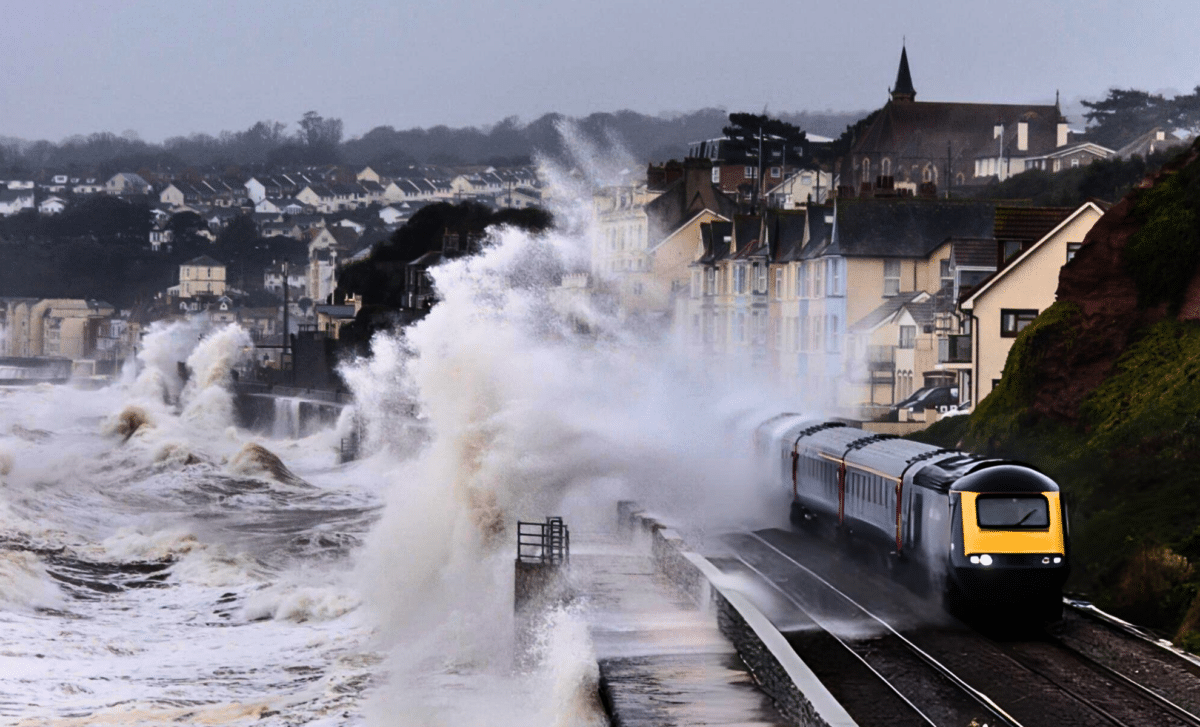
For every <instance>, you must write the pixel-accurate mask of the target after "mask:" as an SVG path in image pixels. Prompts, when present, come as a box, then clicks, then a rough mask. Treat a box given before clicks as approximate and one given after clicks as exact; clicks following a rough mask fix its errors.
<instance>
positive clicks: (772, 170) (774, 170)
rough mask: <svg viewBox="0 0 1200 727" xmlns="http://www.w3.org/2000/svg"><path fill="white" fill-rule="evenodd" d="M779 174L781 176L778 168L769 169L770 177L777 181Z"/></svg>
mask: <svg viewBox="0 0 1200 727" xmlns="http://www.w3.org/2000/svg"><path fill="white" fill-rule="evenodd" d="M781 174H782V171H781V170H780V169H779V167H771V176H772V177H774V178H776V179H778V178H779V176H780V175H781Z"/></svg>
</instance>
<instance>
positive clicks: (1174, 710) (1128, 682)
mask: <svg viewBox="0 0 1200 727" xmlns="http://www.w3.org/2000/svg"><path fill="white" fill-rule="evenodd" d="M750 535H751V536H753V537H754V539H755V540H757V541H759V542H760V543H762V544H763V545H765V546H766V547H768V548H770V549H771V550H773V551H774V552H776V553H778V554H779V555H780V556H782V557H783V558H784V559H786V560H787V561H789V562H790V563H792V564H793V565H795V566H796V567H797V568H800V569H802V570H804V571H805V572H806V573H808V574H810V575H811V576H812V577H813V578H815V579H817V580H818V581H820V582H821V583H822V584H824V585H825V586H826V587H827V588H829V589H830V590H832V591H833V592H835V593H837V594H838V595H839V596H841V597H842V598H844V599H845V600H846V601H848V602H849V603H851V604H853V605H854V606H855V607H856V608H858V609H859V610H860V611H862V612H863V613H865V614H866V615H868V616H870V617H871V618H872V619H874V620H875V621H877V622H879V623H880V624H881V625H882V626H883V627H884V628H886V629H887V630H888V631H890V632H891V633H893V634H895V635H896V637H897V638H899V639H900V640H901V641H902V642H904V643H906V644H907V645H908V646H909V647H910V648H912V649H913V650H914V653H916V654H917V655H918V656H920V657H921V658H922V659H923V660H925V661H926V662H927V663H929V664H930V665H931V666H933V667H934V668H935V669H938V670H944V671H943V673H944V674H945V675H946V676H947V677H948V678H950V679H951V680H952V681H954V682H955V683H956V684H959V685H960V686H962V687H963V688H964V689H966V690H967V691H968V692H969V693H971V694H972V696H974V697H975V698H976V699H980V698H982V699H985V700H987V703H986V704H985V706H988V705H995V702H993V701H992V700H991V699H990V698H989V697H987V695H985V694H983V693H982V692H979V691H978V690H976V689H975V688H974V687H971V686H970V685H969V684H966V682H963V681H962V679H961V678H960V677H958V676H957V675H955V674H953V672H951V671H950V670H949V667H946V666H945V665H943V664H941V663H940V662H938V661H937V660H936V659H934V658H933V657H932V656H931V655H929V654H928V653H926V652H925V651H924V650H922V649H921V648H920V647H918V646H917V645H916V644H913V643H912V642H911V641H909V640H908V639H907V638H905V637H904V636H902V635H901V634H900V633H898V632H897V631H896V630H895V629H894V628H892V627H891V625H889V624H888V623H887V622H885V621H883V620H882V619H880V618H879V617H878V616H876V615H875V614H873V613H871V612H870V611H868V610H867V609H866V608H865V607H863V606H862V605H861V604H859V603H857V602H856V601H855V600H854V599H853V598H851V597H850V596H848V595H846V594H845V593H843V592H842V591H841V590H840V589H838V588H837V587H836V586H834V585H833V584H831V583H830V582H829V581H827V580H825V579H824V578H822V577H821V576H820V575H818V574H817V573H815V572H814V571H813V570H812V569H810V568H808V567H807V566H805V565H804V564H803V563H800V562H799V561H797V560H796V559H795V558H793V557H792V556H790V555H788V554H787V553H785V552H783V551H782V550H780V549H779V548H777V547H776V546H775V545H774V544H772V543H770V542H769V541H767V540H765V539H764V538H762V536H760V535H758V533H750ZM1064 600H1066V599H1064ZM1067 605H1073V604H1070V603H1069V602H1068V604H1067ZM1143 638H1144V637H1143ZM989 641H992V640H991V639H989ZM992 643H993V644H994V645H996V646H997V647H998V648H999V649H1000V651H1001V653H1002V654H1003V655H1004V656H1005V657H1006V658H1007V659H1008V660H1009V661H1011V662H1013V663H1014V664H1016V665H1017V666H1019V667H1021V668H1022V669H1024V670H1026V671H1028V672H1030V673H1032V674H1037V675H1038V676H1039V677H1041V678H1042V679H1045V680H1046V681H1047V682H1049V683H1051V684H1053V685H1054V686H1055V687H1057V688H1058V689H1059V691H1061V692H1062V693H1063V694H1065V695H1067V696H1068V697H1070V698H1072V699H1074V700H1075V701H1077V702H1079V703H1080V704H1082V705H1084V706H1085V707H1087V708H1088V709H1090V710H1092V711H1094V712H1096V713H1097V714H1099V715H1100V716H1101V717H1103V718H1105V719H1106V720H1108V721H1109V722H1111V723H1112V724H1114V725H1117V726H1118V727H1125V726H1126V724H1127V723H1126V722H1125V721H1123V720H1122V719H1120V718H1119V717H1117V716H1116V715H1114V714H1112V713H1110V712H1109V711H1108V710H1106V709H1104V708H1103V707H1100V706H1099V705H1097V704H1095V703H1093V702H1090V701H1088V700H1087V699H1085V698H1084V697H1082V696H1080V695H1079V694H1077V693H1076V692H1075V690H1073V689H1071V688H1069V687H1067V686H1064V685H1062V684H1060V683H1059V682H1058V681H1057V680H1055V679H1054V678H1053V677H1051V676H1050V675H1048V674H1046V673H1045V672H1044V671H1042V670H1040V669H1037V668H1035V667H1033V666H1031V665H1030V664H1028V663H1026V660H1024V659H1021V658H1019V657H1018V656H1015V655H1014V654H1013V649H1012V648H1011V647H1004V646H1003V645H1000V644H996V643H995V642H994V641H993V642H992ZM1054 643H1055V645H1056V646H1059V647H1060V648H1062V649H1063V650H1065V651H1068V652H1069V653H1071V654H1072V655H1074V656H1076V657H1078V658H1079V659H1080V660H1081V661H1085V662H1086V663H1087V664H1088V665H1089V666H1093V665H1094V666H1095V667H1097V668H1098V671H1101V672H1102V673H1104V674H1106V675H1111V676H1112V677H1114V681H1117V682H1118V683H1120V684H1122V685H1125V686H1127V687H1130V688H1132V690H1133V691H1134V692H1135V693H1137V694H1139V695H1140V696H1143V697H1146V698H1147V699H1149V700H1150V701H1152V702H1154V703H1155V704H1157V705H1158V706H1160V707H1162V708H1163V709H1164V710H1165V711H1167V712H1169V713H1171V714H1172V715H1173V716H1175V717H1176V718H1178V719H1180V720H1181V721H1182V722H1184V723H1186V724H1190V725H1193V726H1195V727H1200V717H1197V716H1196V715H1194V714H1192V713H1191V712H1189V711H1187V710H1186V709H1184V708H1183V707H1180V706H1179V705H1177V704H1175V703H1174V702H1172V701H1171V700H1169V699H1167V698H1166V697H1163V696H1162V695H1161V694H1158V693H1156V692H1154V691H1153V690H1151V689H1149V688H1148V687H1146V686H1144V685H1142V684H1139V683H1138V682H1136V681H1134V680H1133V679H1130V678H1129V677H1127V676H1125V675H1124V674H1121V673H1120V672H1118V671H1116V670H1114V669H1112V668H1111V667H1108V666H1106V665H1104V664H1101V663H1099V662H1097V661H1095V660H1094V659H1092V658H1091V657H1088V656H1087V655H1086V654H1083V653H1081V652H1079V651H1077V650H1075V649H1072V648H1071V647H1069V646H1067V645H1066V644H1064V643H1062V642H1061V641H1060V640H1057V639H1054ZM989 708H990V707H989ZM995 709H997V710H999V714H998V715H997V716H1002V718H1003V719H1007V720H1011V721H1012V722H1013V723H1014V724H1017V722H1016V720H1015V719H1014V718H1012V717H1011V716H1010V715H1008V714H1007V713H1006V712H1004V711H1003V710H1001V709H1000V707H999V705H995Z"/></svg>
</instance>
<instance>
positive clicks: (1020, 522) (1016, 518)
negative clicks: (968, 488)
mask: <svg viewBox="0 0 1200 727" xmlns="http://www.w3.org/2000/svg"><path fill="white" fill-rule="evenodd" d="M975 512H976V515H977V519H978V520H979V527H981V528H991V529H993V530H1008V529H1017V528H1020V529H1035V530H1036V529H1042V528H1048V527H1050V504H1049V502H1047V501H1046V498H1045V497H1043V496H1041V495H1018V496H1013V495H980V496H979V497H977V498H976V499H975Z"/></svg>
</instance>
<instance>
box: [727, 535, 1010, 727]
mask: <svg viewBox="0 0 1200 727" xmlns="http://www.w3.org/2000/svg"><path fill="white" fill-rule="evenodd" d="M750 536H751V537H753V538H754V539H755V540H757V541H758V542H760V543H762V544H763V545H765V546H767V547H768V548H770V549H771V550H773V551H774V552H776V553H778V554H779V555H780V556H782V557H783V558H784V559H785V560H787V561H788V562H790V563H792V564H793V565H795V566H796V567H797V568H800V569H801V570H803V571H804V572H805V573H808V574H809V575H810V576H811V577H813V578H815V579H816V580H818V581H820V582H821V583H822V584H823V585H824V586H825V587H826V588H828V589H829V590H831V591H833V592H834V593H836V594H838V596H840V597H841V598H843V599H844V600H845V601H846V602H848V603H850V604H851V605H853V606H854V607H855V608H857V609H858V610H859V611H862V612H863V613H864V614H866V615H867V616H869V617H870V618H872V619H873V620H875V621H877V622H878V623H879V624H880V625H881V626H883V627H884V628H885V629H887V630H888V632H889V633H891V634H892V635H893V636H895V637H896V638H897V639H898V640H899V641H900V642H901V643H902V644H904V645H905V646H906V647H907V648H908V649H909V650H910V651H911V652H912V653H913V654H915V655H916V656H917V658H919V659H920V660H921V661H923V662H925V663H926V664H928V665H929V666H930V667H931V668H932V669H933V670H934V671H936V672H938V673H939V674H941V675H942V676H943V677H945V678H946V679H947V680H948V681H949V682H950V683H952V684H954V685H955V686H957V687H958V688H959V689H961V690H962V691H963V692H965V693H966V694H967V695H969V696H970V697H971V698H972V699H974V700H975V701H976V702H978V703H979V705H980V706H982V707H983V708H984V709H986V710H987V711H988V712H991V713H992V715H993V716H994V717H996V718H997V719H999V720H1002V721H1003V722H1005V723H1007V724H1008V725H1010V726H1011V727H1023V726H1022V724H1021V723H1020V722H1019V721H1017V719H1016V718H1015V717H1013V716H1012V715H1011V714H1009V713H1008V712H1006V711H1004V709H1003V708H1002V707H1001V706H1000V705H998V704H996V702H995V701H993V700H992V698H991V697H989V696H988V695H986V694H984V693H983V692H981V691H979V690H978V689H976V688H975V687H973V686H971V685H970V684H967V683H966V682H965V681H964V680H963V679H962V677H960V676H958V675H957V674H955V673H954V671H953V670H952V669H950V667H948V666H946V665H945V664H943V663H941V662H940V661H938V660H937V659H935V658H934V657H933V656H932V655H931V654H929V653H928V652H927V651H925V650H924V649H922V648H921V647H919V646H917V645H916V644H914V643H913V642H912V641H910V640H909V639H908V638H907V637H905V636H904V635H902V634H901V633H900V632H899V631H897V630H896V629H894V628H892V626H891V624H889V623H887V622H886V621H884V620H883V619H881V618H879V617H878V616H876V615H875V614H873V613H871V612H870V611H868V610H867V609H866V608H865V607H864V606H862V605H861V604H860V603H858V602H857V601H855V600H854V599H853V598H851V597H850V596H848V595H846V594H845V593H843V592H842V591H841V589H839V588H838V587H837V586H835V585H833V584H832V583H830V582H829V581H827V580H825V579H824V578H822V577H821V576H820V575H819V574H817V573H816V572H814V571H813V570H812V569H810V568H808V567H807V566H805V565H804V564H803V563H801V562H799V561H797V560H796V559H795V558H793V557H791V556H790V555H788V554H787V553H784V552H783V551H782V550H780V549H779V548H777V547H775V546H774V545H773V544H772V543H770V542H768V541H766V540H764V539H763V538H762V536H760V535H759V534H758V533H750ZM756 572H758V571H757V569H756ZM760 575H761V572H760ZM767 580H768V582H770V583H771V585H772V586H773V587H775V588H777V589H779V587H778V586H776V585H775V583H774V582H773V581H771V580H770V579H769V578H768V579H767ZM779 591H780V592H781V593H783V594H784V596H785V597H786V598H787V599H788V600H790V601H792V603H794V604H795V605H796V606H797V607H799V608H802V607H801V606H800V604H799V603H796V601H795V599H794V598H793V597H792V596H790V595H788V594H787V593H785V592H784V591H783V590H782V589H779ZM835 638H836V637H835ZM839 641H840V639H839ZM905 701H907V700H905Z"/></svg>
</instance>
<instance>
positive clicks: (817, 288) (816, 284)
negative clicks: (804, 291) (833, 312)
mask: <svg viewBox="0 0 1200 727" xmlns="http://www.w3.org/2000/svg"><path fill="white" fill-rule="evenodd" d="M823 267H824V266H823V265H822V264H821V261H820V260H817V261H815V262H813V264H812V273H813V284H812V288H811V289H810V292H811V294H812V297H814V298H820V297H822V296H824V295H825V293H824V287H825V286H824V282H825V281H824V278H823V277H822V275H821V274H822V270H823Z"/></svg>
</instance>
